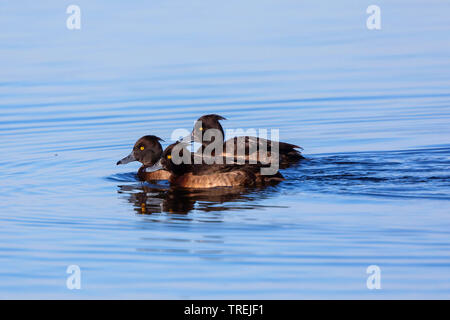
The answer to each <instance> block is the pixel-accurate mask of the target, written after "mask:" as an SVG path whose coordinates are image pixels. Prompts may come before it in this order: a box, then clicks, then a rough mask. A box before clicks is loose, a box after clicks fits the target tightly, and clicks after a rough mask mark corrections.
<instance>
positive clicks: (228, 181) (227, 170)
mask: <svg viewBox="0 0 450 320" xmlns="http://www.w3.org/2000/svg"><path fill="white" fill-rule="evenodd" d="M177 145H179V142H176V143H174V144H172V145H170V146H168V147H167V148H166V149H165V150H164V152H163V155H162V157H161V164H162V166H163V167H164V169H165V170H167V171H169V172H170V173H171V176H170V178H169V181H170V183H171V184H172V185H175V186H180V187H185V188H214V187H234V186H256V185H261V184H267V183H273V182H279V181H282V180H284V178H283V176H282V175H281V174H280V173H279V172H277V173H276V174H275V175H270V176H269V175H261V174H260V168H261V165H259V164H255V165H250V164H245V165H239V164H205V163H201V164H195V163H193V155H192V154H190V152H189V151H188V150H187V149H186V148H182V146H180V148H179V149H178V151H179V155H180V157H183V156H184V158H185V159H190V163H185V162H182V163H180V164H176V163H174V161H173V159H174V157H175V156H176V154H174V153H173V148H174V147H175V146H177ZM175 153H176V152H175Z"/></svg>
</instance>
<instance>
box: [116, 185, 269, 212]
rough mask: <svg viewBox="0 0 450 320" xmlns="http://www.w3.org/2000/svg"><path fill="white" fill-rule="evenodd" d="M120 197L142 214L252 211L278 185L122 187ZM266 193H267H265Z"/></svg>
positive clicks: (120, 186) (120, 187) (119, 191)
mask: <svg viewBox="0 0 450 320" xmlns="http://www.w3.org/2000/svg"><path fill="white" fill-rule="evenodd" d="M118 188H119V190H118V193H119V194H122V195H125V198H126V199H127V200H128V202H130V203H131V204H132V205H133V207H134V211H136V213H138V214H144V215H149V214H152V213H163V212H168V213H175V214H187V213H189V212H190V211H192V210H194V209H195V210H200V211H205V212H211V211H226V210H237V209H251V208H255V207H256V206H255V205H254V204H252V202H254V201H255V200H258V199H263V198H266V197H267V196H268V195H270V194H271V193H275V191H276V187H275V186H274V185H270V186H264V187H253V188H248V187H247V188H244V187H239V188H237V187H233V188H229V187H223V188H209V189H185V188H174V187H169V186H168V185H151V184H147V183H141V184H137V185H119V186H118ZM263 190H264V192H262V191H263Z"/></svg>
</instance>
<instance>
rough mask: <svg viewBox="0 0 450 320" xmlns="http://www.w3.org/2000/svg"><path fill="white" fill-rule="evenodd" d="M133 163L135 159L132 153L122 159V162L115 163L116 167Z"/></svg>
mask: <svg viewBox="0 0 450 320" xmlns="http://www.w3.org/2000/svg"><path fill="white" fill-rule="evenodd" d="M133 161H137V160H136V158H135V157H134V154H133V152H131V153H130V154H129V155H128V156H126V157H125V158H123V159H122V160H119V161H117V163H116V164H117V165H119V164H127V163H130V162H133Z"/></svg>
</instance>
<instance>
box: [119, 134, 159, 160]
mask: <svg viewBox="0 0 450 320" xmlns="http://www.w3.org/2000/svg"><path fill="white" fill-rule="evenodd" d="M159 141H163V140H162V139H161V138H159V137H157V136H143V137H142V138H140V139H139V140H138V141H136V143H135V144H134V147H133V151H131V153H130V154H129V155H128V156H126V157H125V158H123V159H122V160H119V161H117V164H118V165H119V164H126V163H129V162H132V161H139V162H140V163H142V164H143V165H144V166H153V165H154V164H155V163H156V162H158V160H159V159H161V155H162V152H163V150H162V147H161V143H159Z"/></svg>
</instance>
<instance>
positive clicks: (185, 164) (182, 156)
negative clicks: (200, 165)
mask: <svg viewBox="0 0 450 320" xmlns="http://www.w3.org/2000/svg"><path fill="white" fill-rule="evenodd" d="M191 163H192V155H191V153H190V152H189V150H188V149H187V148H186V144H185V143H183V142H179V141H177V142H175V143H173V144H171V145H170V146H168V147H167V148H166V149H165V150H164V152H163V154H162V156H161V165H162V167H163V168H164V169H166V170H167V171H169V172H171V173H174V174H176V175H182V174H184V173H187V172H189V171H190V169H191Z"/></svg>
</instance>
